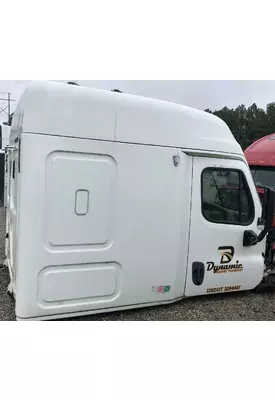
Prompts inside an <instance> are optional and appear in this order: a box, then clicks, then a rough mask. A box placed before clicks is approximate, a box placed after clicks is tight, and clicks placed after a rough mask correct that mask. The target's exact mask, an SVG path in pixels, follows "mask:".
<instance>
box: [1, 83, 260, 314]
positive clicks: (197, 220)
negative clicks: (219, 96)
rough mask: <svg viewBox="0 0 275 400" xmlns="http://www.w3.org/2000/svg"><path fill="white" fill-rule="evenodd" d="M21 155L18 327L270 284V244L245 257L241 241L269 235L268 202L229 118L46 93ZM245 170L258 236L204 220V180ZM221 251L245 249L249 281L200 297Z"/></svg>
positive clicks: (11, 246)
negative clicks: (198, 279) (198, 264)
mask: <svg viewBox="0 0 275 400" xmlns="http://www.w3.org/2000/svg"><path fill="white" fill-rule="evenodd" d="M10 145H11V146H13V149H12V150H10V151H9V166H10V167H9V168H10V170H9V171H10V172H9V178H8V181H9V183H8V185H7V186H8V196H7V199H8V200H7V203H8V211H7V213H8V215H9V217H8V222H7V231H8V234H9V241H8V246H7V249H8V250H7V263H8V265H9V268H10V274H11V290H12V292H13V293H14V294H15V297H16V316H17V318H18V319H23V320H24V319H50V318H58V317H65V316H74V315H85V314H88V313H98V312H102V311H113V310H117V309H126V308H135V307H140V306H147V305H155V304H164V303H169V302H173V301H176V300H178V299H180V298H182V297H184V296H185V295H186V296H193V295H201V294H206V293H207V289H209V287H211V285H212V286H213V287H214V286H217V287H219V286H226V285H229V286H231V285H237V284H238V285H241V286H242V288H243V289H250V288H252V287H254V286H256V284H257V283H259V282H258V281H260V280H261V277H262V274H263V261H262V260H261V259H260V254H261V251H262V247H263V244H259V245H257V246H255V247H253V248H246V249H245V248H243V247H242V239H241V236H242V233H243V231H244V229H252V230H254V231H255V232H257V231H258V228H257V219H258V217H259V216H260V214H261V207H260V202H259V199H258V195H257V192H256V189H255V186H254V183H253V180H252V178H251V174H250V172H249V169H248V166H247V164H246V162H245V159H244V156H243V153H242V151H241V149H240V147H239V145H238V144H237V143H236V141H235V139H234V138H233V136H232V134H231V132H230V130H229V129H228V127H227V126H226V125H225V124H224V123H223V122H222V121H220V120H219V119H218V118H216V117H213V116H211V115H208V114H206V113H203V112H200V111H197V110H192V109H189V108H187V107H183V106H179V105H174V104H170V103H167V102H161V101H157V100H152V99H145V98H139V97H134V96H129V95H123V94H115V93H113V92H104V91H98V90H93V89H87V88H81V87H75V86H71V85H64V84H58V83H45V82H42V83H34V84H31V85H30V87H29V88H28V89H27V90H26V92H25V94H24V95H23V97H22V100H21V101H20V103H19V105H18V108H17V110H16V112H15V114H14V118H13V126H12V131H11V141H10ZM194 150H197V151H198V152H202V153H203V155H204V156H203V157H202V156H201V154H200V155H199V156H193V155H190V152H192V151H194ZM186 153H187V154H186ZM188 153H189V154H188ZM205 154H210V156H209V157H205ZM211 154H215V156H216V157H217V155H218V158H211ZM234 157H235V158H236V159H235V160H232V158H234ZM230 158H231V159H230ZM175 161H176V162H175ZM233 164H235V166H236V168H239V169H240V170H241V171H243V173H244V175H245V176H246V178H247V181H248V184H249V187H250V190H251V193H252V197H253V202H254V207H255V218H254V220H253V221H252V223H251V224H250V226H249V227H243V226H235V225H233V226H232V225H223V224H213V223H209V222H207V221H206V220H204V219H203V216H202V215H201V194H200V182H201V172H202V170H203V169H204V168H205V167H206V166H213V167H215V166H219V167H223V168H227V167H229V166H232V165H233ZM19 167H20V172H19ZM13 168H14V170H13ZM12 174H14V177H13V176H12ZM221 245H230V246H235V248H236V249H235V251H236V253H237V256H238V257H239V258H240V259H241V260H242V262H243V264H244V265H245V269H244V271H243V272H242V273H238V274H235V275H234V274H227V275H226V274H217V275H214V274H213V273H211V274H210V273H209V274H208V275H207V279H205V284H203V285H202V286H200V287H194V284H193V282H192V279H191V275H190V274H191V270H192V268H191V266H192V263H193V262H194V261H196V260H197V261H198V259H199V260H201V261H203V262H205V263H207V261H209V260H208V258H210V257H212V259H213V261H215V262H216V263H218V262H219V258H220V253H219V252H218V250H217V249H218V247H219V246H221ZM159 288H161V290H159Z"/></svg>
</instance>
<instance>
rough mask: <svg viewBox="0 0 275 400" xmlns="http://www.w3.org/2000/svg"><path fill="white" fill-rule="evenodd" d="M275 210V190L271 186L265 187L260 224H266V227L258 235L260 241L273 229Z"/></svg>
mask: <svg viewBox="0 0 275 400" xmlns="http://www.w3.org/2000/svg"><path fill="white" fill-rule="evenodd" d="M274 212H275V191H274V189H271V188H264V198H263V208H262V215H261V218H260V219H259V221H258V225H262V226H264V229H263V230H262V232H261V233H260V234H259V236H258V240H257V241H258V242H261V241H262V240H263V239H264V237H265V236H266V234H267V233H268V232H270V230H271V229H272V222H273V217H274Z"/></svg>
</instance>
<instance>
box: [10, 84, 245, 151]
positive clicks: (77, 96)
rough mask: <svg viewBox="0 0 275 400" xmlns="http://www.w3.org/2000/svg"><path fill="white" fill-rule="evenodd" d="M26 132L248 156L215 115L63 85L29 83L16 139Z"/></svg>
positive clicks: (19, 108)
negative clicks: (244, 154)
mask: <svg viewBox="0 0 275 400" xmlns="http://www.w3.org/2000/svg"><path fill="white" fill-rule="evenodd" d="M21 133H32V134H43V135H55V136H63V137H71V138H83V139H84V138H85V139H96V140H104V141H113V142H123V143H135V144H146V145H154V146H167V147H176V148H183V149H184V148H186V149H196V150H207V151H216V152H224V153H233V154H241V155H242V154H243V152H242V149H241V147H240V145H239V144H238V143H237V142H236V140H235V138H234V136H233V135H232V133H231V131H230V129H229V128H228V126H227V125H226V124H225V123H224V122H223V121H222V120H221V119H219V118H218V117H216V116H214V115H211V114H209V113H206V112H203V111H199V110H197V109H193V108H189V107H186V106H183V105H179V104H173V103H170V102H167V101H161V100H156V99H150V98H145V97H139V96H133V95H128V94H124V93H116V92H112V91H106V90H98V89H92V88H87V87H81V86H75V85H68V84H65V83H59V82H47V81H42V82H39V81H35V82H32V83H30V84H29V86H28V87H27V89H26V90H25V92H24V94H23V95H22V97H21V99H20V101H19V103H18V106H17V109H16V111H15V113H14V117H13V124H12V130H11V140H14V139H15V138H16V137H17V136H19V135H21Z"/></svg>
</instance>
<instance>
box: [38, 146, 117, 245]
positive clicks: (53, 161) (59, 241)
mask: <svg viewBox="0 0 275 400" xmlns="http://www.w3.org/2000/svg"><path fill="white" fill-rule="evenodd" d="M115 183H116V162H115V160H114V159H113V158H112V157H110V156H108V155H99V154H85V153H70V152H54V153H51V154H50V155H49V156H48V158H47V167H46V196H47V201H46V202H45V206H46V209H45V235H46V238H45V243H46V246H49V247H54V248H56V247H66V248H68V246H69V247H78V246H97V247H98V246H99V247H100V246H106V245H108V242H109V240H110V237H109V230H110V229H109V228H110V218H111V206H112V204H111V203H112V199H113V198H114V193H113V191H114V187H115Z"/></svg>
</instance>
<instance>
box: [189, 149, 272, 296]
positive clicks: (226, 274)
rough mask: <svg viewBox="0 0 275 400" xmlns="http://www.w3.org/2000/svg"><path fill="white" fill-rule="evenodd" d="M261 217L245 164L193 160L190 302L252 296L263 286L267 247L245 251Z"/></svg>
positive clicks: (226, 160)
mask: <svg viewBox="0 0 275 400" xmlns="http://www.w3.org/2000/svg"><path fill="white" fill-rule="evenodd" d="M260 216H261V205H260V200H259V197H258V195H257V191H256V188H255V185H254V183H253V179H252V176H251V173H250V171H249V169H248V167H247V165H246V164H245V162H243V161H240V160H231V159H222V160H221V159H215V158H206V157H193V185H192V205H191V225H190V242H189V256H188V271H187V277H186V286H185V295H186V296H196V295H203V294H210V293H222V292H228V291H237V290H250V289H252V288H254V287H256V286H257V285H258V284H259V283H260V281H261V280H262V277H263V267H264V262H263V258H262V252H263V251H264V245H265V244H264V242H262V243H258V244H257V245H255V246H251V247H244V246H243V236H244V232H245V230H252V231H254V232H255V233H257V234H259V233H260V230H259V229H258V227H257V221H258V218H259V217H260Z"/></svg>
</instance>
